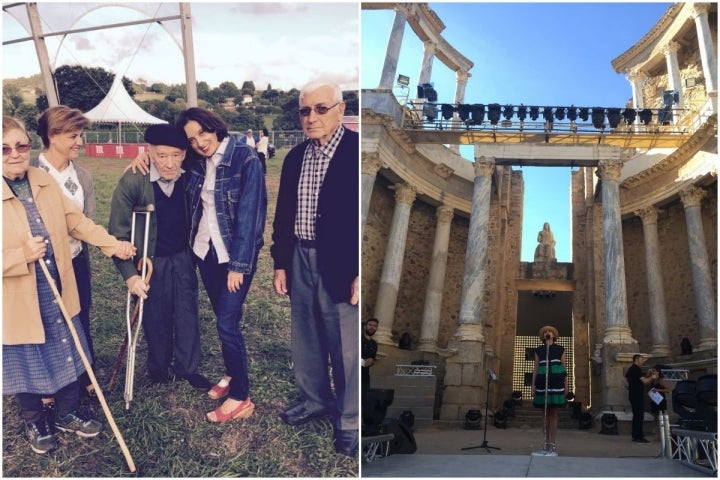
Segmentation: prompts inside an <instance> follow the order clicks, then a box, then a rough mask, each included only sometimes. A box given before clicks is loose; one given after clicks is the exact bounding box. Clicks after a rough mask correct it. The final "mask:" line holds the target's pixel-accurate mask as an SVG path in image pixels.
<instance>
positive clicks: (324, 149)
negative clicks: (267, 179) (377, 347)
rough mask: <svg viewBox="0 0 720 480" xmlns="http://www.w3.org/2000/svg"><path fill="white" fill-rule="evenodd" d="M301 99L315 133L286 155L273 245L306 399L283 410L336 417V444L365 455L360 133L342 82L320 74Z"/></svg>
mask: <svg viewBox="0 0 720 480" xmlns="http://www.w3.org/2000/svg"><path fill="white" fill-rule="evenodd" d="M299 103H300V105H299V106H300V122H301V124H302V127H303V132H304V133H305V135H306V136H307V137H308V140H306V141H305V142H303V143H301V144H300V145H297V146H296V147H294V148H293V149H292V150H290V152H289V153H288V154H287V156H286V157H285V161H284V163H283V166H282V173H281V176H280V188H279V191H278V199H277V208H276V210H275V219H274V222H273V235H272V239H273V245H272V248H271V250H270V252H271V254H272V257H273V260H274V262H275V277H274V279H273V285H274V287H275V291H276V292H277V293H278V294H280V295H289V297H290V316H291V319H292V327H291V335H292V360H293V370H294V372H295V381H296V383H297V385H298V388H299V389H300V392H301V394H302V397H303V400H302V401H301V402H300V403H299V404H297V405H295V406H293V407H291V408H289V409H287V410H286V411H285V412H283V413H282V415H281V417H282V419H283V421H285V423H287V424H289V425H302V424H304V423H307V422H309V421H311V420H314V419H316V418H320V417H325V416H331V417H332V418H333V421H334V443H335V451H336V452H338V453H340V454H343V455H348V456H357V454H358V439H359V435H358V430H359V418H358V417H359V408H358V403H359V398H358V396H359V395H358V394H359V386H360V382H359V381H358V380H359V379H358V375H359V370H360V369H359V363H360V351H359V348H358V347H359V343H360V342H359V340H360V339H359V338H358V337H359V335H360V329H359V328H358V327H359V315H358V307H357V304H358V300H359V295H360V279H359V263H360V262H359V254H360V245H359V240H358V237H359V228H358V223H359V217H358V207H359V201H358V198H359V193H360V192H359V188H358V178H359V173H360V172H359V160H358V151H359V138H358V134H357V133H355V132H352V131H350V130H347V129H345V127H343V125H342V118H343V113H344V112H345V103H344V102H343V96H342V90H341V89H340V88H339V87H338V86H337V85H334V84H332V83H330V82H328V81H326V80H320V81H315V82H312V83H310V84H308V85H306V86H305V87H304V88H303V89H302V91H301V92H300V99H299ZM328 360H329V362H328ZM331 373H332V376H333V381H331V380H330V374H331ZM333 386H334V391H333Z"/></svg>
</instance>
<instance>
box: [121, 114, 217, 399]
mask: <svg viewBox="0 0 720 480" xmlns="http://www.w3.org/2000/svg"><path fill="white" fill-rule="evenodd" d="M145 141H146V142H148V143H149V144H150V159H151V166H150V175H140V174H133V173H132V171H129V170H128V171H126V172H125V173H124V174H123V176H122V177H120V181H119V182H118V185H117V187H116V188H115V191H114V192H113V197H112V204H111V207H110V225H109V227H108V231H109V232H112V234H113V235H115V236H116V237H117V238H119V239H122V240H131V241H133V242H134V244H135V246H136V247H137V256H136V257H135V259H134V261H132V260H127V261H122V260H118V261H116V262H115V265H116V266H117V268H118V270H120V273H121V274H122V276H123V278H124V279H125V283H126V284H127V287H128V289H129V290H130V292H131V293H132V294H134V295H137V296H139V297H141V298H143V299H145V300H144V301H145V306H144V315H143V319H142V322H143V327H144V332H145V338H146V339H147V344H148V359H147V368H148V372H149V374H150V378H151V380H152V381H153V382H154V383H166V382H168V381H169V380H170V377H169V376H168V369H169V368H170V366H171V363H172V359H173V352H174V353H175V362H174V365H172V367H173V371H174V374H175V375H176V376H178V377H180V378H183V379H185V380H187V381H188V382H189V383H190V385H192V386H193V387H195V388H197V389H199V390H202V391H203V392H207V391H208V390H209V389H210V387H211V384H210V382H209V381H208V380H207V378H205V377H204V376H202V375H200V374H199V373H198V372H197V370H198V366H199V365H200V327H199V324H198V283H197V275H196V274H195V265H194V263H193V258H192V252H191V251H190V247H189V235H190V212H189V208H188V204H187V196H186V195H185V175H183V173H184V172H183V170H182V169H181V168H180V167H181V165H182V162H183V160H184V159H185V151H186V149H187V147H188V141H187V137H186V136H185V133H184V132H182V131H181V130H180V129H178V128H177V127H175V126H172V125H168V124H161V125H153V126H151V127H149V128H148V129H147V130H146V131H145ZM148 205H153V206H154V212H153V213H151V214H150V215H137V220H136V222H137V225H136V226H135V238H134V239H130V235H131V229H132V212H133V209H135V208H137V207H146V206H148ZM146 219H149V222H150V227H149V240H148V246H147V250H148V251H147V252H143V251H142V249H143V237H144V232H145V221H146ZM143 255H146V256H147V257H148V258H150V259H151V260H152V266H153V270H152V276H151V281H150V285H147V284H145V282H143V281H142V278H141V277H140V275H138V271H137V268H136V265H137V264H138V260H139V259H140V258H142V256H143ZM151 287H152V288H151Z"/></svg>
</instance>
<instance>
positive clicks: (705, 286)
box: [680, 186, 717, 350]
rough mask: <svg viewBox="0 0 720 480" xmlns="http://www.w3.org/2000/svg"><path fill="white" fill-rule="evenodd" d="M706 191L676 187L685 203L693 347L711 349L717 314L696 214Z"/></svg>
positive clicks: (692, 187) (702, 230)
mask: <svg viewBox="0 0 720 480" xmlns="http://www.w3.org/2000/svg"><path fill="white" fill-rule="evenodd" d="M706 195H707V192H706V191H705V190H703V189H702V188H698V187H695V186H691V187H688V188H685V189H684V190H681V191H680V199H681V200H682V203H683V207H685V222H686V223H687V236H688V244H689V247H690V265H691V267H692V280H693V289H694V290H695V303H696V308H697V318H698V328H699V330H700V344H699V345H698V346H697V348H696V350H714V349H715V347H716V346H717V314H716V307H715V295H714V293H713V285H712V275H711V273H710V261H709V260H708V253H707V248H706V247H705V234H704V229H703V224H702V217H701V214H700V202H701V201H702V199H703V198H704V197H705V196H706Z"/></svg>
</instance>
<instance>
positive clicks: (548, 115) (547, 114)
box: [542, 107, 553, 122]
mask: <svg viewBox="0 0 720 480" xmlns="http://www.w3.org/2000/svg"><path fill="white" fill-rule="evenodd" d="M542 116H543V120H545V121H546V122H552V118H553V111H552V108H551V107H543V112H542Z"/></svg>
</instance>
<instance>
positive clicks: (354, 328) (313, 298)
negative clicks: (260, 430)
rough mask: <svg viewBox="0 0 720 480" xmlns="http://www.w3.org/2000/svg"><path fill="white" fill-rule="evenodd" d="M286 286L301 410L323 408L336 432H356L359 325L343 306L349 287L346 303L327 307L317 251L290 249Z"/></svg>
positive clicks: (355, 314) (346, 305)
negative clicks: (289, 274) (332, 416)
mask: <svg viewBox="0 0 720 480" xmlns="http://www.w3.org/2000/svg"><path fill="white" fill-rule="evenodd" d="M290 285H291V292H290V316H291V318H292V327H291V332H292V333H291V335H292V359H293V364H294V366H293V369H294V371H295V380H296V382H297V385H298V388H299V389H300V391H301V393H302V394H303V396H304V397H305V402H306V408H307V409H308V410H311V411H315V410H320V409H322V408H329V409H331V410H333V411H335V412H337V423H336V427H337V428H340V429H341V430H351V429H354V430H357V429H358V427H359V421H358V416H359V411H358V410H359V409H358V401H359V387H360V385H359V384H360V382H359V378H358V377H359V370H360V369H359V366H360V349H359V347H358V346H359V343H360V323H359V317H358V307H357V306H353V305H350V303H349V301H350V285H348V286H347V291H348V298H347V301H346V302H343V303H335V302H333V301H332V299H331V298H330V296H329V295H328V293H327V291H326V289H325V287H324V285H323V280H322V278H321V277H320V272H319V271H318V265H317V250H316V249H314V248H306V247H301V246H300V245H297V246H296V247H295V252H294V255H293V267H292V281H291V282H290ZM328 358H329V359H330V365H331V367H332V368H331V370H332V380H333V382H332V384H333V385H334V387H335V393H334V394H333V391H332V388H331V382H330V372H329V370H328Z"/></svg>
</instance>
